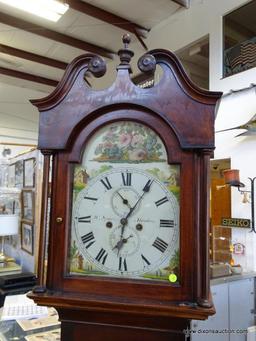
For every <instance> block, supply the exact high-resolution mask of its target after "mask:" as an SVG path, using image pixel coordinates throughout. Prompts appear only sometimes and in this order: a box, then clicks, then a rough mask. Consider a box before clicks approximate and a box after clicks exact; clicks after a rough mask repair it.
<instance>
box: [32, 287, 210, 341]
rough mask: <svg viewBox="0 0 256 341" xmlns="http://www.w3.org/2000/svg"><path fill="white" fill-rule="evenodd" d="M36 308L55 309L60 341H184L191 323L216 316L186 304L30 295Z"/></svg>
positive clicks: (207, 310) (71, 295)
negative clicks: (59, 328)
mask: <svg viewBox="0 0 256 341" xmlns="http://www.w3.org/2000/svg"><path fill="white" fill-rule="evenodd" d="M29 297H30V298H33V299H34V300H35V301H36V302H37V303H38V304H40V303H41V304H47V305H49V306H54V307H56V309H57V311H58V313H59V317H60V321H61V330H62V335H63V337H62V341H70V340H72V341H78V340H81V339H82V338H83V337H84V336H85V335H86V339H87V340H88V341H94V340H102V339H103V338H104V340H107V341H118V340H120V338H121V339H122V340H123V341H130V340H133V341H137V340H138V341H139V340H141V338H142V337H143V338H146V337H147V338H148V340H152V341H153V340H154V341H155V340H159V341H165V340H166V341H172V340H173V341H174V340H175V341H179V340H186V336H187V335H188V333H189V329H190V320H191V319H205V318H206V316H209V315H212V314H214V313H215V310H214V309H213V308H210V309H205V308H200V307H199V306H197V305H193V304H189V303H188V302H184V303H182V304H180V303H169V304H166V305H159V302H154V301H151V302H143V301H141V302H140V301H138V300H134V302H131V301H130V300H129V301H127V300H125V299H122V300H118V299H117V298H115V299H114V300H111V301H110V300H109V299H108V298H106V297H104V296H103V297H100V298H99V297H98V298H96V297H91V296H86V295H82V296H81V295H75V294H72V293H70V294H66V295H65V297H64V296H62V295H61V293H59V294H58V293H55V294H50V293H49V294H47V293H45V294H41V295H34V294H30V295H29Z"/></svg>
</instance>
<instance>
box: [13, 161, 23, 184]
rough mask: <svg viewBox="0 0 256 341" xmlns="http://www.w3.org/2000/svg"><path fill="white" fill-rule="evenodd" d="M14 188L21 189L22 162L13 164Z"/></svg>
mask: <svg viewBox="0 0 256 341" xmlns="http://www.w3.org/2000/svg"><path fill="white" fill-rule="evenodd" d="M15 187H18V188H22V187H23V160H19V161H17V162H15Z"/></svg>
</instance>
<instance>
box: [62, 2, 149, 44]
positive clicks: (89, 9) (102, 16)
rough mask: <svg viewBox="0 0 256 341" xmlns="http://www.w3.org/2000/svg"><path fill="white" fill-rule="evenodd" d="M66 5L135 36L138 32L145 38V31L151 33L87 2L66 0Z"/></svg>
mask: <svg viewBox="0 0 256 341" xmlns="http://www.w3.org/2000/svg"><path fill="white" fill-rule="evenodd" d="M65 3H67V4H68V5H69V6H70V7H71V8H73V9H74V10H76V11H79V12H82V13H84V14H87V15H89V16H91V17H94V18H97V19H99V20H101V21H104V22H106V23H108V24H111V25H113V26H116V27H119V28H121V29H122V30H126V31H129V32H131V33H133V34H135V32H137V34H138V35H139V36H140V37H144V38H145V34H144V33H143V31H145V32H148V31H150V30H149V29H148V28H146V27H143V26H140V25H138V24H135V23H133V22H131V21H129V20H127V19H124V18H122V17H119V16H118V15H115V14H113V13H111V12H108V11H106V10H104V9H101V8H99V7H96V6H94V5H91V4H89V3H87V2H83V1H80V0H65Z"/></svg>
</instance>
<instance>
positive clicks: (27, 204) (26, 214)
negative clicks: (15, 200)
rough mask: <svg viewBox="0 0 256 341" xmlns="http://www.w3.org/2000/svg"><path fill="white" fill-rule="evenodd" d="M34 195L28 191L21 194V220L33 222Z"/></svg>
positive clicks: (24, 190)
mask: <svg viewBox="0 0 256 341" xmlns="http://www.w3.org/2000/svg"><path fill="white" fill-rule="evenodd" d="M34 207H35V195H34V192H33V191H32V190H30V189H23V190H22V192H21V219H22V220H27V221H29V222H31V223H33V222H34Z"/></svg>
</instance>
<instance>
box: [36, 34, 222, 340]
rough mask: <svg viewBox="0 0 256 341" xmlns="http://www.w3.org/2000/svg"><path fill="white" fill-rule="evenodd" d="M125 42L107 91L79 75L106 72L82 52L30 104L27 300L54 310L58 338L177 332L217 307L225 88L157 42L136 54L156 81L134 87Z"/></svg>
mask: <svg viewBox="0 0 256 341" xmlns="http://www.w3.org/2000/svg"><path fill="white" fill-rule="evenodd" d="M123 42H124V48H123V49H121V50H119V52H118V55H119V57H120V64H119V65H118V66H117V77H116V80H115V82H114V83H113V84H112V85H111V86H110V87H109V88H107V89H104V90H94V89H92V88H91V87H89V86H88V85H87V84H86V83H85V80H84V76H85V73H86V72H90V73H91V74H93V75H94V76H96V77H101V76H102V75H103V74H104V73H105V69H106V66H105V63H104V61H103V60H102V59H101V58H100V57H98V56H95V55H89V54H85V55H82V56H80V57H77V58H76V59H74V60H73V62H72V63H71V64H69V66H68V68H67V70H66V72H65V75H64V77H63V79H62V80H61V81H60V83H59V84H58V86H57V88H56V89H55V90H54V91H53V93H52V94H50V95H49V96H47V97H45V98H43V99H40V100H33V101H32V103H33V104H34V105H35V106H36V107H37V108H38V110H39V111H40V127H39V149H40V150H41V151H42V153H43V154H44V158H45V160H44V192H43V206H42V212H43V213H42V219H41V223H42V224H41V225H42V226H41V231H40V250H39V259H38V268H39V285H38V286H37V287H35V288H34V290H33V292H32V293H31V294H30V297H31V298H33V299H34V300H35V302H36V303H38V304H42V305H47V306H53V307H55V308H56V309H57V311H58V313H59V316H60V320H61V339H62V340H63V341H70V340H76V341H78V340H85V339H86V340H93V341H97V340H105V341H108V340H109V341H110V340H111V341H117V340H123V341H126V340H127V341H128V340H134V341H137V340H142V339H144V338H147V339H148V340H158V341H164V340H168V341H169V340H185V338H186V334H188V332H187V330H188V329H187V328H188V327H189V322H190V320H191V319H206V318H207V317H208V316H209V315H212V314H214V312H215V311H214V307H213V304H212V301H211V295H210V291H209V274H208V225H209V214H208V203H209V183H208V182H209V159H210V157H211V155H212V153H213V149H214V110H215V105H216V102H217V100H218V99H219V98H220V96H221V93H219V92H209V91H206V90H203V89H200V88H198V87H197V86H196V85H194V84H193V83H192V82H191V80H190V79H189V78H188V76H187V75H186V73H185V72H184V70H183V68H182V66H181V64H180V62H179V61H178V59H177V57H176V56H175V55H174V54H172V53H171V52H169V51H166V50H160V49H158V50H153V51H150V52H149V53H147V54H145V55H144V56H142V57H141V58H140V59H139V61H138V67H139V69H140V70H141V72H146V73H149V74H150V73H151V74H153V73H154V71H155V67H156V65H157V64H158V65H160V67H161V68H162V71H163V73H162V77H161V79H160V81H159V83H158V84H156V85H155V86H153V87H151V88H140V87H138V86H136V85H135V84H134V83H133V82H132V80H131V79H130V73H131V66H130V60H131V58H132V57H133V52H132V51H131V50H130V49H129V47H128V44H129V37H128V36H127V35H125V36H124V37H123ZM51 163H52V165H51ZM50 167H51V169H52V172H51V173H52V175H51V177H52V178H51V191H50V194H49V186H48V183H49V168H50ZM49 195H50V200H51V204H50V219H49V220H50V221H49V231H46V222H47V208H48V206H49V205H48V196H49ZM48 235H49V238H48V237H47V238H46V236H48ZM46 245H47V247H46ZM46 263H47V267H46V270H45V264H46Z"/></svg>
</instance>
